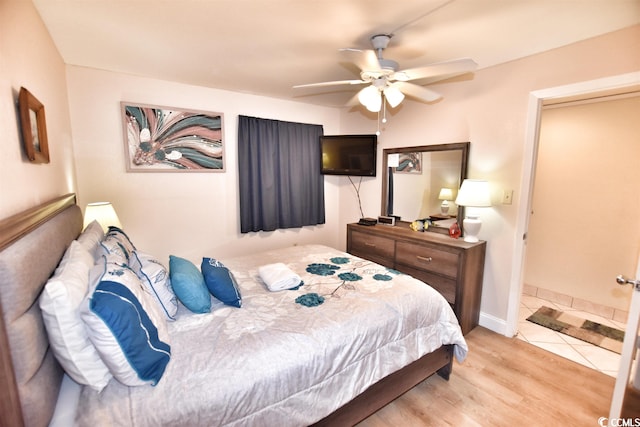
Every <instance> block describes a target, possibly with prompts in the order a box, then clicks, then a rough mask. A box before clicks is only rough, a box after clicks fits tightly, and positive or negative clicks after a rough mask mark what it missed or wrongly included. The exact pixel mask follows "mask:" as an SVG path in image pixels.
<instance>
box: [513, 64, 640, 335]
mask: <svg viewBox="0 0 640 427" xmlns="http://www.w3.org/2000/svg"><path fill="white" fill-rule="evenodd" d="M638 90H640V72H635V73H629V74H624V75H620V76H614V77H608V78H603V79H598V80H592V81H587V82H581V83H576V84H572V85H567V86H560V87H555V88H549V89H544V90H540V91H535V92H532V93H531V94H530V96H529V114H528V116H529V117H528V124H527V130H526V140H525V147H524V162H523V176H522V182H521V187H520V193H521V194H522V197H521V198H520V201H519V206H518V218H517V222H516V236H517V238H516V242H515V250H514V256H513V260H512V266H513V268H512V271H511V285H510V293H509V303H508V313H507V323H506V326H505V335H507V336H513V335H515V334H516V332H517V330H518V319H519V312H520V302H521V296H522V292H523V279H524V261H525V247H526V237H527V231H528V227H529V219H530V217H529V212H530V210H531V207H532V196H533V183H534V177H535V165H536V159H537V150H538V137H539V129H540V128H539V125H540V119H541V115H542V106H543V103H544V102H550V101H553V100H560V99H562V100H565V101H566V100H568V99H569V98H570V97H576V98H585V97H594V96H600V95H605V94H611V93H620V92H624V91H627V92H630V91H638ZM572 214H575V213H573V212H572Z"/></svg>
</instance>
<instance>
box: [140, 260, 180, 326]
mask: <svg viewBox="0 0 640 427" xmlns="http://www.w3.org/2000/svg"><path fill="white" fill-rule="evenodd" d="M130 265H131V268H132V269H133V270H134V271H135V272H136V274H137V275H138V278H139V279H140V280H141V281H142V284H143V285H144V286H145V288H146V289H147V291H148V292H149V293H150V294H151V295H153V296H154V299H155V301H156V302H157V303H158V306H159V307H160V310H161V311H162V312H163V313H164V315H165V317H166V318H167V319H168V320H176V317H175V316H176V312H177V311H178V298H176V294H175V293H174V292H173V288H172V287H171V280H170V278H169V272H168V271H167V268H166V267H165V266H164V265H162V263H161V262H160V261H158V260H157V259H156V258H154V257H153V256H151V255H147V254H145V253H142V252H138V251H134V252H133V255H132V257H131V260H130Z"/></svg>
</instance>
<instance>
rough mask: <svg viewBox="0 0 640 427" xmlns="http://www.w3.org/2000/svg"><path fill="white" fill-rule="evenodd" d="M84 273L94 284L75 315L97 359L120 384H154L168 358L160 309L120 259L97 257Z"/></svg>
mask: <svg viewBox="0 0 640 427" xmlns="http://www.w3.org/2000/svg"><path fill="white" fill-rule="evenodd" d="M89 277H91V278H92V279H91V280H92V281H93V280H94V279H93V278H95V281H96V283H95V284H92V285H91V286H92V288H91V289H89V292H88V295H87V297H86V298H87V300H88V301H87V302H86V303H84V304H82V307H81V308H80V316H81V317H82V320H83V321H84V324H85V327H86V331H87V334H88V335H89V339H90V340H91V342H92V343H93V345H94V346H95V348H96V351H97V352H98V354H99V355H100V358H101V359H102V361H103V362H104V363H105V365H106V366H107V367H108V368H109V371H110V372H111V374H112V375H113V376H114V377H115V378H116V379H117V380H118V381H120V382H121V383H122V384H124V385H127V386H138V385H145V384H148V383H151V384H153V385H156V384H157V383H158V381H160V378H161V377H162V375H163V374H164V371H165V369H166V367H167V364H168V363H169V360H170V359H171V346H170V344H169V334H168V331H167V326H166V323H165V320H164V318H163V315H162V313H160V311H159V310H158V308H157V307H156V305H155V303H154V301H153V300H152V299H151V296H150V295H149V294H147V293H146V292H145V291H144V290H143V288H142V286H141V283H140V279H139V278H138V276H136V274H135V273H134V272H133V270H131V269H130V268H129V267H127V266H126V265H125V264H117V263H113V262H108V261H107V259H106V257H102V260H101V261H98V263H96V265H95V266H94V268H93V269H92V270H91V272H90V273H89Z"/></svg>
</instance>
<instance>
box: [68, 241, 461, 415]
mask: <svg viewBox="0 0 640 427" xmlns="http://www.w3.org/2000/svg"><path fill="white" fill-rule="evenodd" d="M210 255H211V256H219V255H218V254H210ZM221 261H223V262H224V264H225V265H226V266H227V267H229V269H230V270H231V271H232V272H233V273H234V275H235V277H236V279H237V281H238V284H239V286H240V291H241V293H242V299H243V307H242V308H234V307H228V306H223V305H221V304H214V306H213V310H212V312H211V313H209V314H199V315H196V314H192V313H189V312H187V310H186V309H185V308H184V307H181V309H180V310H179V313H178V319H177V320H176V321H175V322H173V323H169V332H170V335H171V350H172V359H171V362H170V363H169V366H168V367H167V370H166V372H165V374H164V376H163V378H162V379H161V380H160V382H159V383H158V385H157V386H155V387H152V386H143V387H125V386H122V385H120V384H119V383H118V382H117V381H115V380H112V381H111V382H110V383H109V385H108V386H107V387H106V388H105V389H104V390H103V392H102V393H101V394H97V393H96V392H94V391H92V390H91V389H90V388H88V387H87V388H85V389H83V391H82V395H81V401H80V404H79V409H78V418H77V421H78V424H80V425H83V426H91V427H98V426H104V425H133V426H137V427H142V426H161V425H167V426H178V425H180V426H216V425H231V426H261V427H262V426H276V425H277V426H296V425H300V426H303V425H309V424H311V423H313V422H315V421H318V420H320V419H322V418H323V417H324V416H326V415H328V414H329V413H331V412H333V411H335V410H336V409H338V408H339V407H340V406H342V405H343V404H345V403H346V402H348V401H349V400H351V399H353V397H355V396H356V395H358V394H359V393H361V392H363V391H364V390H365V389H367V387H369V386H370V385H371V384H373V383H374V382H376V381H378V380H379V379H381V378H383V377H385V376H386V375H388V374H390V373H392V372H394V371H396V370H398V369H400V368H401V367H403V366H405V365H407V364H409V363H411V362H412V361H414V360H416V359H418V358H420V357H421V356H423V355H424V354H426V353H429V352H431V351H433V350H435V349H437V348H438V347H440V346H441V345H443V344H455V347H454V354H455V356H456V357H457V358H458V360H462V359H464V357H465V356H466V352H467V346H466V343H465V341H464V338H463V336H462V334H461V332H460V328H459V327H458V323H457V320H456V318H455V315H454V314H453V311H452V310H451V308H450V306H449V304H448V303H447V302H446V301H445V299H444V298H443V297H442V296H440V294H439V293H437V292H436V291H435V290H433V289H432V288H431V287H429V286H426V285H425V284H423V283H422V282H419V281H417V280H415V279H413V278H411V277H409V276H406V275H403V274H399V273H397V272H393V271H389V270H387V269H386V268H384V267H381V266H379V265H377V264H374V263H371V262H369V261H365V260H362V259H360V258H357V257H354V256H352V255H349V254H345V253H343V252H340V251H337V250H335V249H331V248H328V247H325V246H317V245H311V246H303V247H291V248H287V249H282V250H278V251H271V252H268V253H264V254H260V255H250V256H246V257H241V258H235V259H227V260H225V259H224V258H222V259H221ZM275 262H283V263H285V264H286V265H287V266H288V267H289V268H291V269H292V270H293V271H295V272H296V273H297V274H298V275H299V276H300V277H301V278H302V280H303V281H304V285H303V286H302V287H301V288H300V289H298V290H285V291H280V292H270V291H269V290H267V288H266V287H265V285H264V283H262V282H261V281H260V279H259V276H258V267H260V266H261V265H264V264H269V263H275ZM313 263H316V264H321V265H316V266H315V269H314V268H311V270H312V271H315V273H312V272H309V271H307V269H308V267H309V266H310V265H311V264H313ZM329 266H334V267H331V268H330V267H329ZM329 271H333V274H332V275H320V274H318V273H325V274H326V273H328V272H329ZM343 273H350V274H347V275H346V276H345V275H342V279H341V278H339V277H338V275H341V274H343ZM358 277H359V278H360V279H358ZM343 279H347V280H343ZM348 279H356V280H348ZM385 279H386V280H385ZM312 292H314V293H317V294H319V295H321V296H324V298H325V301H324V303H323V304H321V305H319V306H315V307H306V306H303V305H300V304H298V303H296V302H295V300H296V298H297V297H299V296H301V295H303V294H307V293H312Z"/></svg>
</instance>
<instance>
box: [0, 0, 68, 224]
mask: <svg viewBox="0 0 640 427" xmlns="http://www.w3.org/2000/svg"><path fill="white" fill-rule="evenodd" d="M21 86H24V87H25V88H27V89H28V90H29V91H30V92H31V93H32V94H33V95H34V96H35V97H36V98H37V99H38V100H39V101H40V102H41V103H42V104H43V105H44V109H45V115H46V124H47V135H48V139H49V151H50V158H51V162H50V163H49V164H33V163H30V162H29V160H28V159H27V157H26V156H25V154H24V150H23V147H22V139H21V136H20V121H19V115H18V109H17V105H18V104H17V102H18V93H19V91H20V87H21ZM0 129H1V130H2V134H1V136H0V152H2V166H0V218H5V217H8V216H10V215H12V214H15V213H18V212H20V211H22V210H24V209H26V208H29V207H32V206H35V205H37V204H39V203H42V202H45V201H47V200H49V199H52V198H55V197H57V196H59V195H62V194H66V193H70V192H73V191H75V173H74V164H73V146H72V143H71V122H70V119H69V103H68V100H67V86H66V79H65V65H64V63H63V62H62V59H61V57H60V55H59V54H58V51H57V50H56V48H55V46H54V44H53V42H52V40H51V38H50V37H49V33H48V32H47V30H46V28H45V26H44V24H43V23H42V21H41V20H40V16H39V15H38V13H37V12H36V10H35V8H34V7H33V5H32V4H31V2H30V1H22V0H0Z"/></svg>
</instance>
